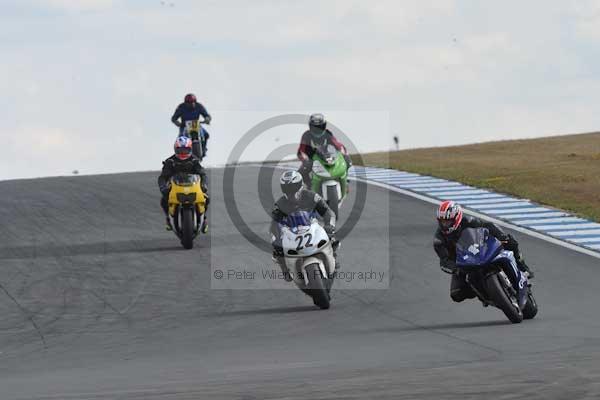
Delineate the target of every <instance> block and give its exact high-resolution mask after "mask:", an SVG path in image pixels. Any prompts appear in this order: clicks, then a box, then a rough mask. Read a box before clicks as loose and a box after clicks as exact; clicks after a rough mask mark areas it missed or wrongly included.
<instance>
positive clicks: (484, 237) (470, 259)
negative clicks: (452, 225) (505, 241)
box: [456, 228, 502, 267]
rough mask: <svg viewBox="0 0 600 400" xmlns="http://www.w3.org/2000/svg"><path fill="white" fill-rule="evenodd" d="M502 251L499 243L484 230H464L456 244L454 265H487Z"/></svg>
mask: <svg viewBox="0 0 600 400" xmlns="http://www.w3.org/2000/svg"><path fill="white" fill-rule="evenodd" d="M501 250H502V247H501V244H500V242H499V241H498V240H497V239H496V238H495V237H493V236H492V235H490V234H489V232H488V230H487V229H486V228H467V229H465V230H464V231H463V232H462V234H461V235H460V238H459V239H458V242H456V265H457V266H459V267H461V266H462V267H473V266H482V265H486V264H489V263H490V262H491V261H492V260H493V259H494V257H496V256H497V255H498V253H499V252H500V251H501Z"/></svg>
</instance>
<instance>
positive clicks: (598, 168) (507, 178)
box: [353, 132, 600, 221]
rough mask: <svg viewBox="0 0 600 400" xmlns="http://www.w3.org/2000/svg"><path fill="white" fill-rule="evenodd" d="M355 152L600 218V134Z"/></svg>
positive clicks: (365, 160)
mask: <svg viewBox="0 0 600 400" xmlns="http://www.w3.org/2000/svg"><path fill="white" fill-rule="evenodd" d="M360 158H361V157H359V156H356V155H355V156H353V159H354V161H355V163H356V164H358V165H361V164H362V165H368V166H379V167H386V168H394V169H398V170H402V171H410V172H416V173H420V174H425V175H431V176H436V177H440V178H445V179H451V180H455V181H458V182H462V183H465V184H468V185H473V186H477V187H482V188H489V189H493V190H494V191H497V192H502V193H507V194H511V195H515V196H518V197H523V198H527V199H531V200H533V201H535V202H538V203H541V204H545V205H548V206H552V207H556V208H560V209H563V210H567V211H570V212H572V213H574V214H577V215H580V216H583V217H586V218H590V219H593V220H596V221H600V133H598V132H596V133H586V134H579V135H567V136H556V137H550V138H541V139H525V140H509V141H500V142H489V143H479V144H472V145H465V146H454V147H438V148H428V149H415V150H401V151H394V152H383V153H369V154H363V155H362V160H361V159H360Z"/></svg>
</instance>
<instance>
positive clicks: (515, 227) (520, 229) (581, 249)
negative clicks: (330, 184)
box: [354, 178, 600, 259]
mask: <svg viewBox="0 0 600 400" xmlns="http://www.w3.org/2000/svg"><path fill="white" fill-rule="evenodd" d="M354 180H360V181H361V182H365V183H367V184H369V185H373V186H379V187H381V188H384V189H387V190H390V191H392V192H396V193H401V194H403V195H405V196H409V197H413V198H415V199H419V200H422V201H425V202H427V203H431V204H440V200H437V199H433V198H431V197H428V196H425V195H422V194H419V193H415V192H411V191H410V190H405V189H401V188H398V187H395V186H391V185H386V184H385V183H381V182H375V181H370V180H365V179H357V178H354ZM465 213H467V214H469V215H473V216H475V217H478V218H482V219H485V220H487V221H491V222H493V223H495V224H498V225H500V226H504V227H506V228H510V229H513V230H515V231H517V232H521V233H524V234H526V235H529V236H531V237H534V238H537V239H541V240H544V241H546V242H549V243H552V244H555V245H557V246H561V247H564V248H567V249H569V250H574V251H577V252H579V253H583V254H587V255H588V256H592V257H594V258H598V259H600V253H598V252H596V251H594V250H591V249H587V248H584V247H581V246H578V245H576V244H573V243H569V242H565V241H563V240H560V239H557V238H554V237H551V236H547V235H544V234H543V233H540V232H536V231H533V230H530V229H527V228H525V227H522V226H519V225H514V224H511V223H510V222H507V221H503V220H500V219H497V218H494V217H491V216H489V215H485V214H481V213H478V212H476V211H473V210H469V209H465ZM594 246H595V245H594ZM594 248H595V247H594Z"/></svg>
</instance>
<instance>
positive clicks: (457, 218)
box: [433, 201, 534, 302]
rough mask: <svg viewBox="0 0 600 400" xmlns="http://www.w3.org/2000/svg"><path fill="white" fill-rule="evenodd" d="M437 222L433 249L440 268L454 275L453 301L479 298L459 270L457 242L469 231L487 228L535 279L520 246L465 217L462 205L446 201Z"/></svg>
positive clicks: (492, 226)
mask: <svg viewBox="0 0 600 400" xmlns="http://www.w3.org/2000/svg"><path fill="white" fill-rule="evenodd" d="M436 218H437V220H438V228H437V230H436V232H435V237H434V239H433V248H434V249H435V252H436V253H437V255H438V257H439V258H440V268H441V269H442V271H444V272H447V273H449V274H452V281H451V282H450V297H452V300H454V301H456V302H461V301H463V300H464V299H472V298H475V297H476V295H475V293H474V292H473V291H472V290H471V288H470V287H469V285H468V284H467V283H466V282H465V277H464V275H462V274H460V273H458V271H457V269H456V242H457V241H458V239H460V235H461V234H462V231H463V230H464V229H465V228H486V229H487V230H488V231H489V233H490V235H492V236H494V237H495V238H496V239H498V240H499V241H500V242H502V246H503V247H504V249H506V250H509V251H512V252H513V254H514V256H515V259H516V261H517V267H518V268H519V269H520V270H521V271H522V272H525V273H527V274H528V276H529V278H530V279H531V278H533V276H534V275H533V272H532V271H531V270H530V269H529V267H528V266H527V264H525V260H524V259H523V255H522V254H521V251H520V250H519V243H517V241H516V240H515V238H514V237H513V236H512V235H510V234H506V233H505V232H504V231H503V230H502V229H500V228H499V227H498V226H497V225H495V224H493V223H491V222H487V221H484V220H482V219H479V218H475V217H471V216H468V215H464V213H463V210H462V208H461V206H460V205H458V204H456V203H455V202H453V201H443V202H442V203H441V204H440V206H439V208H438V209H437V214H436Z"/></svg>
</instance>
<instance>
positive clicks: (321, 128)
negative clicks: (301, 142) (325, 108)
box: [308, 113, 327, 138]
mask: <svg viewBox="0 0 600 400" xmlns="http://www.w3.org/2000/svg"><path fill="white" fill-rule="evenodd" d="M308 127H309V128H310V133H311V134H312V135H313V137H315V138H320V137H322V136H323V135H324V134H325V129H327V121H326V120H325V116H323V114H320V113H317V114H312V115H311V116H310V118H309V119H308Z"/></svg>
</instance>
